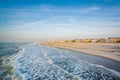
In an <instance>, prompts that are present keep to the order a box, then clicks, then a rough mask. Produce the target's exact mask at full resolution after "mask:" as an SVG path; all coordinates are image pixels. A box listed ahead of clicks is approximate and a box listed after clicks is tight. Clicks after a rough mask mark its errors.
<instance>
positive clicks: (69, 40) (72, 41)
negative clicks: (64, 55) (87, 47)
mask: <svg viewBox="0 0 120 80" xmlns="http://www.w3.org/2000/svg"><path fill="white" fill-rule="evenodd" d="M65 42H68V43H70V42H73V40H66V41H65Z"/></svg>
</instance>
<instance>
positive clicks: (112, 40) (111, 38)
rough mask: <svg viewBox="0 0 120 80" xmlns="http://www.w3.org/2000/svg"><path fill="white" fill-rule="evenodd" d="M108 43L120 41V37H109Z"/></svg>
mask: <svg viewBox="0 0 120 80" xmlns="http://www.w3.org/2000/svg"><path fill="white" fill-rule="evenodd" d="M107 42H108V43H120V38H119V37H109V38H108V39H107Z"/></svg>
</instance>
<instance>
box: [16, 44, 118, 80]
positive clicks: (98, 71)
mask: <svg viewBox="0 0 120 80" xmlns="http://www.w3.org/2000/svg"><path fill="white" fill-rule="evenodd" d="M22 48H23V51H22V52H20V53H19V54H17V56H16V58H15V60H14V63H15V66H16V67H15V68H14V72H15V74H17V76H15V77H16V80H20V79H23V80H36V79H37V80H52V79H53V80H87V79H89V80H93V79H94V80H100V79H101V80H105V79H111V80H112V79H113V80H119V79H120V73H119V72H116V71H114V70H111V69H108V68H106V67H103V66H100V65H95V64H92V63H89V62H86V61H82V60H80V59H78V58H76V57H75V56H73V55H72V54H70V53H68V52H67V51H65V50H61V49H55V48H49V47H43V46H39V45H37V44H31V45H26V46H23V47H22ZM20 76H22V78H21V77H20ZM15 77H14V79H15Z"/></svg>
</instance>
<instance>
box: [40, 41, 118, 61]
mask: <svg viewBox="0 0 120 80" xmlns="http://www.w3.org/2000/svg"><path fill="white" fill-rule="evenodd" d="M42 44H43V45H46V46H51V47H57V48H62V49H68V50H72V51H77V52H81V53H85V54H91V55H96V56H100V57H104V58H109V59H112V60H115V61H118V62H120V43H65V42H51V43H47V42H45V43H42Z"/></svg>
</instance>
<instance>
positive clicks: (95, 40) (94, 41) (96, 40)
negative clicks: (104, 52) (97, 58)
mask: <svg viewBox="0 0 120 80" xmlns="http://www.w3.org/2000/svg"><path fill="white" fill-rule="evenodd" d="M91 42H92V43H96V42H99V39H98V38H95V39H91Z"/></svg>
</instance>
